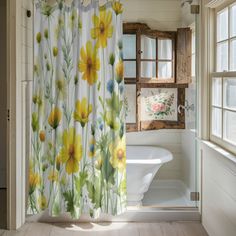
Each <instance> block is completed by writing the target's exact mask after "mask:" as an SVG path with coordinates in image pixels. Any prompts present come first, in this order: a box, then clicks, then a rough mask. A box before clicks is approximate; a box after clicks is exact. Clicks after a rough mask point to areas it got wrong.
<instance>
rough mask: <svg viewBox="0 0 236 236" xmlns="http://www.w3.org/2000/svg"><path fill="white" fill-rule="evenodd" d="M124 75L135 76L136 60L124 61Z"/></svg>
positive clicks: (127, 76)
mask: <svg viewBox="0 0 236 236" xmlns="http://www.w3.org/2000/svg"><path fill="white" fill-rule="evenodd" d="M124 77H125V78H136V61H124Z"/></svg>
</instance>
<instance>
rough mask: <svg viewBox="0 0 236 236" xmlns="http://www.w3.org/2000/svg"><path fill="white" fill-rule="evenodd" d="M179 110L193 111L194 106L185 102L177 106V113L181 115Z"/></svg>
mask: <svg viewBox="0 0 236 236" xmlns="http://www.w3.org/2000/svg"><path fill="white" fill-rule="evenodd" d="M181 110H185V111H194V104H193V103H192V104H191V105H189V102H188V100H185V105H179V106H178V113H179V114H180V113H181Z"/></svg>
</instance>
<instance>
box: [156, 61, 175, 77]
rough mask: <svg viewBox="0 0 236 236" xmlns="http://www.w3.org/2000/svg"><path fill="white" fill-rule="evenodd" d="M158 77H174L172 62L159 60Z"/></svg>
mask: <svg viewBox="0 0 236 236" xmlns="http://www.w3.org/2000/svg"><path fill="white" fill-rule="evenodd" d="M158 78H162V79H167V78H172V62H158Z"/></svg>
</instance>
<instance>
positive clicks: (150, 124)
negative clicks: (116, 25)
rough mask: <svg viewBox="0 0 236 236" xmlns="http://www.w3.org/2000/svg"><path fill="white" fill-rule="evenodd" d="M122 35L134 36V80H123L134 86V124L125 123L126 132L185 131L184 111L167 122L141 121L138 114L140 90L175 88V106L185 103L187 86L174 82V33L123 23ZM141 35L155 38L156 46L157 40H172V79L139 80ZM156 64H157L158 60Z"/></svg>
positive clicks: (143, 25)
mask: <svg viewBox="0 0 236 236" xmlns="http://www.w3.org/2000/svg"><path fill="white" fill-rule="evenodd" d="M123 33H124V34H136V78H135V79H134V78H125V84H135V85H136V123H127V124H126V130H127V132H135V131H144V130H157V129H185V112H184V111H183V112H182V113H178V115H177V117H178V119H177V121H168V120H153V121H141V114H140V112H141V89H142V88H177V90H178V91H177V92H178V95H177V96H178V99H177V100H178V102H177V106H179V105H184V103H185V88H187V87H188V84H178V83H177V81H176V32H161V31H157V30H151V29H150V28H149V27H148V26H147V25H146V24H141V23H124V24H123ZM143 34H144V35H148V36H150V35H153V36H154V37H156V41H157V44H158V38H161V39H171V40H172V74H173V76H172V77H173V78H171V79H165V80H164V79H161V81H158V79H155V80H154V79H150V78H141V35H143ZM157 47H158V46H157ZM157 50H158V48H157ZM157 53H158V51H157ZM124 61H130V60H127V59H124ZM132 61H134V60H132ZM147 61H150V60H147ZM154 61H155V60H154ZM160 61H161V60H160ZM168 61H170V60H168ZM156 63H158V60H157V62H156ZM157 75H158V66H157Z"/></svg>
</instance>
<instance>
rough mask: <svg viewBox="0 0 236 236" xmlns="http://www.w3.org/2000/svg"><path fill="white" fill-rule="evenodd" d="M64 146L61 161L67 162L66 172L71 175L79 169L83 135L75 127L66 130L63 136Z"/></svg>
mask: <svg viewBox="0 0 236 236" xmlns="http://www.w3.org/2000/svg"><path fill="white" fill-rule="evenodd" d="M62 142H63V146H62V149H61V152H60V157H61V162H62V163H65V164H66V172H67V173H68V174H69V175H70V174H72V173H76V172H78V170H79V162H80V160H81V158H82V145H81V137H80V135H77V134H76V132H75V129H74V128H70V129H69V130H65V131H64V132H63V136H62Z"/></svg>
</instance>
